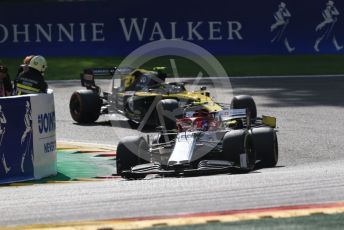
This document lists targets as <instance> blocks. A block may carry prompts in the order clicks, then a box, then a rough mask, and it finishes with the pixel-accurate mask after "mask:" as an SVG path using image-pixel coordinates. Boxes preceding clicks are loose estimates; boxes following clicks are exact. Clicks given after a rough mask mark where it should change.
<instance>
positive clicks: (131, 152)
mask: <svg viewBox="0 0 344 230" xmlns="http://www.w3.org/2000/svg"><path fill="white" fill-rule="evenodd" d="M149 155H150V154H149V152H148V144H147V142H146V140H145V139H144V138H143V137H138V136H129V137H125V138H123V139H122V140H121V141H120V142H119V144H118V146H117V154H116V167H117V175H120V176H121V177H123V178H126V179H142V178H144V177H145V176H146V175H144V174H132V175H130V176H128V175H127V174H123V173H122V172H123V171H125V170H130V169H131V168H132V167H134V166H136V165H140V164H145V163H148V162H149V159H148V158H149Z"/></svg>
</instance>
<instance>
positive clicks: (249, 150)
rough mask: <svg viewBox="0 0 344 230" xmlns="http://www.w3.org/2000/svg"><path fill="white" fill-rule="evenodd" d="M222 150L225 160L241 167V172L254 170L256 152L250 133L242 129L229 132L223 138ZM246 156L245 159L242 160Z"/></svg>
mask: <svg viewBox="0 0 344 230" xmlns="http://www.w3.org/2000/svg"><path fill="white" fill-rule="evenodd" d="M222 149H223V154H224V156H223V157H224V159H225V160H228V161H231V162H234V163H235V164H236V165H240V167H241V168H240V170H239V171H240V172H249V171H251V170H253V169H254V167H255V162H256V151H255V146H254V142H253V138H252V133H251V132H250V131H248V130H243V129H240V130H231V131H229V132H227V133H226V135H225V136H224V138H223V144H222ZM242 154H246V155H242ZM245 156H246V158H245V159H241V158H243V157H245Z"/></svg>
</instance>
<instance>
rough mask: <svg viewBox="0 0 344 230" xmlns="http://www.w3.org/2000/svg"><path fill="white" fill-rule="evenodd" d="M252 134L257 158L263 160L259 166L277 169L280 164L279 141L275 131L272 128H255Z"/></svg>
mask: <svg viewBox="0 0 344 230" xmlns="http://www.w3.org/2000/svg"><path fill="white" fill-rule="evenodd" d="M252 133H253V140H254V145H255V148H256V153H257V158H258V159H260V160H261V161H260V163H259V166H261V167H267V168H269V167H275V166H276V165H277V162H278V140H277V135H276V132H275V130H274V129H273V128H270V127H259V128H253V129H252Z"/></svg>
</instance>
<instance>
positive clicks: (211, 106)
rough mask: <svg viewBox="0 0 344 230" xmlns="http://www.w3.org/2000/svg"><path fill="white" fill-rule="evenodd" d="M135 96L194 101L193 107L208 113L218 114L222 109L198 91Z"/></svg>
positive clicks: (139, 93)
mask: <svg viewBox="0 0 344 230" xmlns="http://www.w3.org/2000/svg"><path fill="white" fill-rule="evenodd" d="M135 96H139V97H149V96H161V97H162V98H163V99H165V98H166V99H168V98H178V99H180V100H184V101H188V100H190V101H194V102H195V103H194V105H200V106H203V107H204V109H206V110H208V111H209V112H218V111H221V110H222V107H221V106H220V105H219V104H217V103H216V102H214V101H213V99H212V98H211V97H209V96H207V95H205V92H203V91H198V92H187V91H184V92H180V93H176V94H158V93H151V92H136V93H135Z"/></svg>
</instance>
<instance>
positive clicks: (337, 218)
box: [152, 214, 344, 230]
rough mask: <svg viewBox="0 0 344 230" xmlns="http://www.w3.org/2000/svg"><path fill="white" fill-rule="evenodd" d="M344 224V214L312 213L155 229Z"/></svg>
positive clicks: (267, 229) (313, 228)
mask: <svg viewBox="0 0 344 230" xmlns="http://www.w3.org/2000/svg"><path fill="white" fill-rule="evenodd" d="M343 226H344V215H343V214H336V215H322V214H317V215H311V216H306V217H295V218H280V219H263V220H251V221H241V222H233V223H229V222H228V223H209V224H202V225H187V226H180V227H155V228H152V229H154V230H208V229H212V230H227V229H231V230H232V229H236V230H248V229H250V230H276V229H277V230H290V229H293V230H308V229H309V230H322V229H323V230H325V229H331V230H337V229H338V230H340V229H343Z"/></svg>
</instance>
